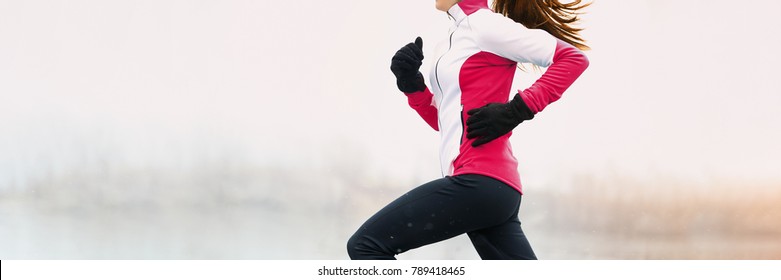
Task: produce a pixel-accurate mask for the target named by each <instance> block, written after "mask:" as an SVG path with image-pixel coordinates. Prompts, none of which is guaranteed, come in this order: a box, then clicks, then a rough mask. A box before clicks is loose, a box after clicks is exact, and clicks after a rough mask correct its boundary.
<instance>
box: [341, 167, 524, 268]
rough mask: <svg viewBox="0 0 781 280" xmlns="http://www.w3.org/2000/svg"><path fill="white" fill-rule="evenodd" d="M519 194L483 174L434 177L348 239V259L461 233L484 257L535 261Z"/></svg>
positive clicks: (384, 255)
mask: <svg viewBox="0 0 781 280" xmlns="http://www.w3.org/2000/svg"><path fill="white" fill-rule="evenodd" d="M520 205H521V194H520V193H518V191H516V190H515V189H513V188H512V187H510V186H508V185H507V184H505V183H503V182H501V181H498V180H495V179H493V178H490V177H486V176H482V175H472V174H467V175H458V176H449V177H445V178H442V179H438V180H434V181H431V182H428V183H426V184H423V185H422V186H420V187H417V188H415V189H413V190H411V191H410V192H408V193H406V194H404V195H403V196H401V197H399V198H398V199H396V200H395V201H393V202H391V203H390V204H388V205H387V206H385V208H382V210H380V211H379V212H377V214H374V216H372V217H371V218H369V220H367V221H366V223H364V224H363V225H362V226H361V227H360V228H359V229H358V231H357V232H355V234H353V236H352V237H351V238H350V240H349V241H348V242H347V252H348V253H349V255H350V258H351V259H388V260H393V259H396V258H395V257H394V256H395V255H397V254H400V253H403V252H406V251H407V250H410V249H415V248H418V247H421V246H424V245H428V244H432V243H435V242H439V241H442V240H445V239H449V238H451V237H455V236H457V235H460V234H462V233H466V234H467V235H469V239H471V240H472V244H473V245H474V246H475V249H476V250H477V253H478V254H479V255H480V258H482V259H536V258H537V257H536V256H535V255H534V251H532V248H531V246H530V245H529V241H528V240H526V236H525V235H524V234H523V231H522V230H521V221H520V220H519V219H518V209H519V207H520Z"/></svg>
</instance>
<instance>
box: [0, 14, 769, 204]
mask: <svg viewBox="0 0 781 280" xmlns="http://www.w3.org/2000/svg"><path fill="white" fill-rule="evenodd" d="M733 3H737V2H731V1H708V2H704V1H673V0H601V1H597V2H596V3H595V4H594V5H593V6H591V7H590V8H588V10H587V12H588V14H586V15H583V24H582V26H583V27H585V28H586V31H585V32H584V33H583V36H584V37H585V38H586V39H587V40H588V43H589V44H590V45H591V47H592V48H593V50H592V51H589V52H587V55H588V56H589V58H590V60H591V66H590V68H589V69H588V70H587V71H586V73H585V74H584V75H583V76H582V77H581V78H580V79H579V80H578V81H577V82H576V83H575V85H574V86H573V87H571V88H570V90H569V91H568V92H566V93H565V94H564V97H563V98H562V99H561V100H560V101H559V102H557V103H554V104H553V105H551V106H549V107H548V108H547V109H546V110H545V111H543V112H541V113H540V114H539V115H538V116H537V117H535V119H534V120H532V121H529V122H525V123H523V124H521V125H520V126H519V127H518V128H516V130H515V131H514V133H515V134H514V136H513V139H512V143H513V146H514V150H515V153H516V157H517V158H518V159H519V161H520V165H521V167H520V171H521V176H522V178H523V180H524V182H525V184H537V185H546V186H547V185H556V184H560V183H563V182H567V181H569V180H571V178H572V177H573V176H576V175H582V174H590V175H592V176H595V177H610V176H617V175H620V176H626V177H632V178H639V179H640V180H649V181H652V180H654V177H655V176H669V177H675V178H681V179H682V180H690V181H694V182H712V181H714V180H734V181H740V182H743V181H745V182H747V185H752V184H754V183H761V182H764V183H768V182H770V183H779V182H781V172H779V170H781V149H780V148H779V147H778V143H781V114H779V112H778V108H781V86H779V84H778V79H779V78H778V74H779V73H780V71H779V70H778V65H780V64H781V55H779V52H778V51H777V50H776V49H777V46H778V43H779V42H781V40H779V39H781V38H780V37H781V36H779V35H778V34H779V33H778V32H773V31H772V27H775V26H777V25H778V23H777V22H776V21H775V18H776V16H777V13H776V11H778V10H779V8H781V3H779V2H778V1H770V0H763V1H743V2H740V3H738V4H733ZM706 4H707V5H709V6H701V5H706ZM449 25H450V22H449V19H448V18H447V16H445V15H444V13H442V12H439V11H437V10H435V8H434V1H414V0H400V1H387V2H382V1H359V0H353V1H346V0H345V1H311V0H304V1H185V0H180V1H173V0H165V1H158V0H154V1H151V0H150V1H99V0H93V1H84V0H77V1H51V0H49V1H36V0H31V1H6V0H0V189H4V188H8V187H20V186H23V185H24V184H25V182H27V180H31V179H34V178H35V177H36V176H42V175H41V174H42V172H43V173H45V172H55V173H56V172H68V170H73V169H82V170H83V169H85V168H86V169H90V168H95V169H99V168H100V166H101V165H103V164H106V163H107V162H108V163H111V164H115V165H122V166H144V167H148V168H169V167H171V166H178V167H179V168H186V167H187V166H190V165H197V164H198V163H199V162H202V161H213V160H223V159H225V158H229V159H235V160H236V161H240V162H246V163H249V164H259V165H261V164H270V165H280V166H291V168H292V167H297V168H304V169H306V168H319V167H323V166H333V165H338V166H345V167H351V166H361V167H362V168H363V170H364V171H366V172H368V174H369V175H371V174H386V175H387V176H396V177H398V176H400V177H404V176H415V177H423V178H429V177H430V178H431V179H433V178H436V177H438V176H439V167H438V166H439V165H438V161H437V154H436V153H437V144H438V137H439V136H438V134H437V133H436V132H434V131H433V130H431V129H430V128H429V127H428V126H427V125H426V124H425V123H424V122H423V121H422V120H421V119H420V118H419V117H418V116H417V115H416V114H415V112H414V111H412V110H411V109H409V108H408V107H407V104H406V99H405V97H404V96H403V94H402V93H400V92H398V90H397V89H396V87H395V82H394V80H393V75H392V74H391V72H390V70H389V65H390V58H391V56H392V55H393V53H394V52H395V51H396V50H397V49H398V48H400V47H401V46H403V45H404V44H406V43H408V42H409V41H412V40H413V39H414V38H415V36H422V37H423V39H424V52H425V54H426V60H425V61H424V67H423V69H422V70H423V71H428V70H429V66H428V63H430V62H431V61H432V56H433V47H434V46H435V45H436V43H438V42H439V41H440V40H443V39H445V38H446V35H447V29H448V26H449ZM535 75H536V74H534V73H531V74H529V73H520V72H519V74H518V76H517V77H516V81H515V84H516V88H515V89H516V90H517V89H523V88H524V87H525V86H528V85H529V84H530V83H531V82H533V79H534V78H535ZM508 94H509V93H508ZM43 170H49V171H43ZM776 185H778V184H776Z"/></svg>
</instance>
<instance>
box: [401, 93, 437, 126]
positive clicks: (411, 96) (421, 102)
mask: <svg viewBox="0 0 781 280" xmlns="http://www.w3.org/2000/svg"><path fill="white" fill-rule="evenodd" d="M407 101H409V106H410V107H412V109H414V110H415V111H416V112H418V115H420V117H421V118H423V120H424V121H426V123H427V124H428V125H429V126H431V128H433V129H434V130H436V131H439V122H438V119H437V106H436V104H435V103H434V95H433V94H431V91H429V90H428V87H426V89H425V90H423V91H418V92H413V93H408V94H407Z"/></svg>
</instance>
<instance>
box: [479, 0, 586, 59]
mask: <svg viewBox="0 0 781 280" xmlns="http://www.w3.org/2000/svg"><path fill="white" fill-rule="evenodd" d="M581 2H582V1H581V0H574V1H572V2H570V3H567V4H562V3H561V2H560V1H559V0H495V1H494V7H493V9H494V11H496V12H497V13H500V14H503V15H504V16H506V17H508V18H511V19H512V20H514V21H516V22H518V23H521V24H523V25H524V26H526V27H527V28H536V29H542V30H545V31H548V33H550V34H551V35H553V36H554V37H556V38H559V39H560V40H562V41H564V42H567V43H569V44H570V45H573V46H575V47H576V48H578V49H581V50H588V49H590V48H589V47H588V46H587V45H586V41H585V40H583V38H582V37H580V34H578V33H579V32H580V31H582V30H583V28H577V27H574V26H573V25H575V24H576V23H577V22H578V21H579V20H580V18H578V15H579V14H581V13H582V12H580V9H582V8H585V7H587V6H588V5H591V2H588V3H583V4H581Z"/></svg>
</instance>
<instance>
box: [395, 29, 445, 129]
mask: <svg viewBox="0 0 781 280" xmlns="http://www.w3.org/2000/svg"><path fill="white" fill-rule="evenodd" d="M422 63H423V39H421V38H420V37H418V38H416V39H415V42H413V43H409V44H407V45H406V46H404V47H402V48H401V49H399V51H397V52H396V54H395V55H393V58H392V59H391V67H390V68H391V72H393V75H395V76H396V86H397V87H398V88H399V90H400V91H401V92H403V93H404V94H406V95H407V99H408V101H409V106H410V107H412V109H415V111H417V112H418V114H419V115H420V116H421V117H422V118H423V120H424V121H426V123H428V125H430V126H431V128H433V129H434V130H436V131H439V125H438V120H437V106H436V104H435V103H434V102H433V97H434V95H433V94H431V91H429V90H428V87H426V83H425V81H424V79H423V74H421V73H420V65H421V64H422Z"/></svg>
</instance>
